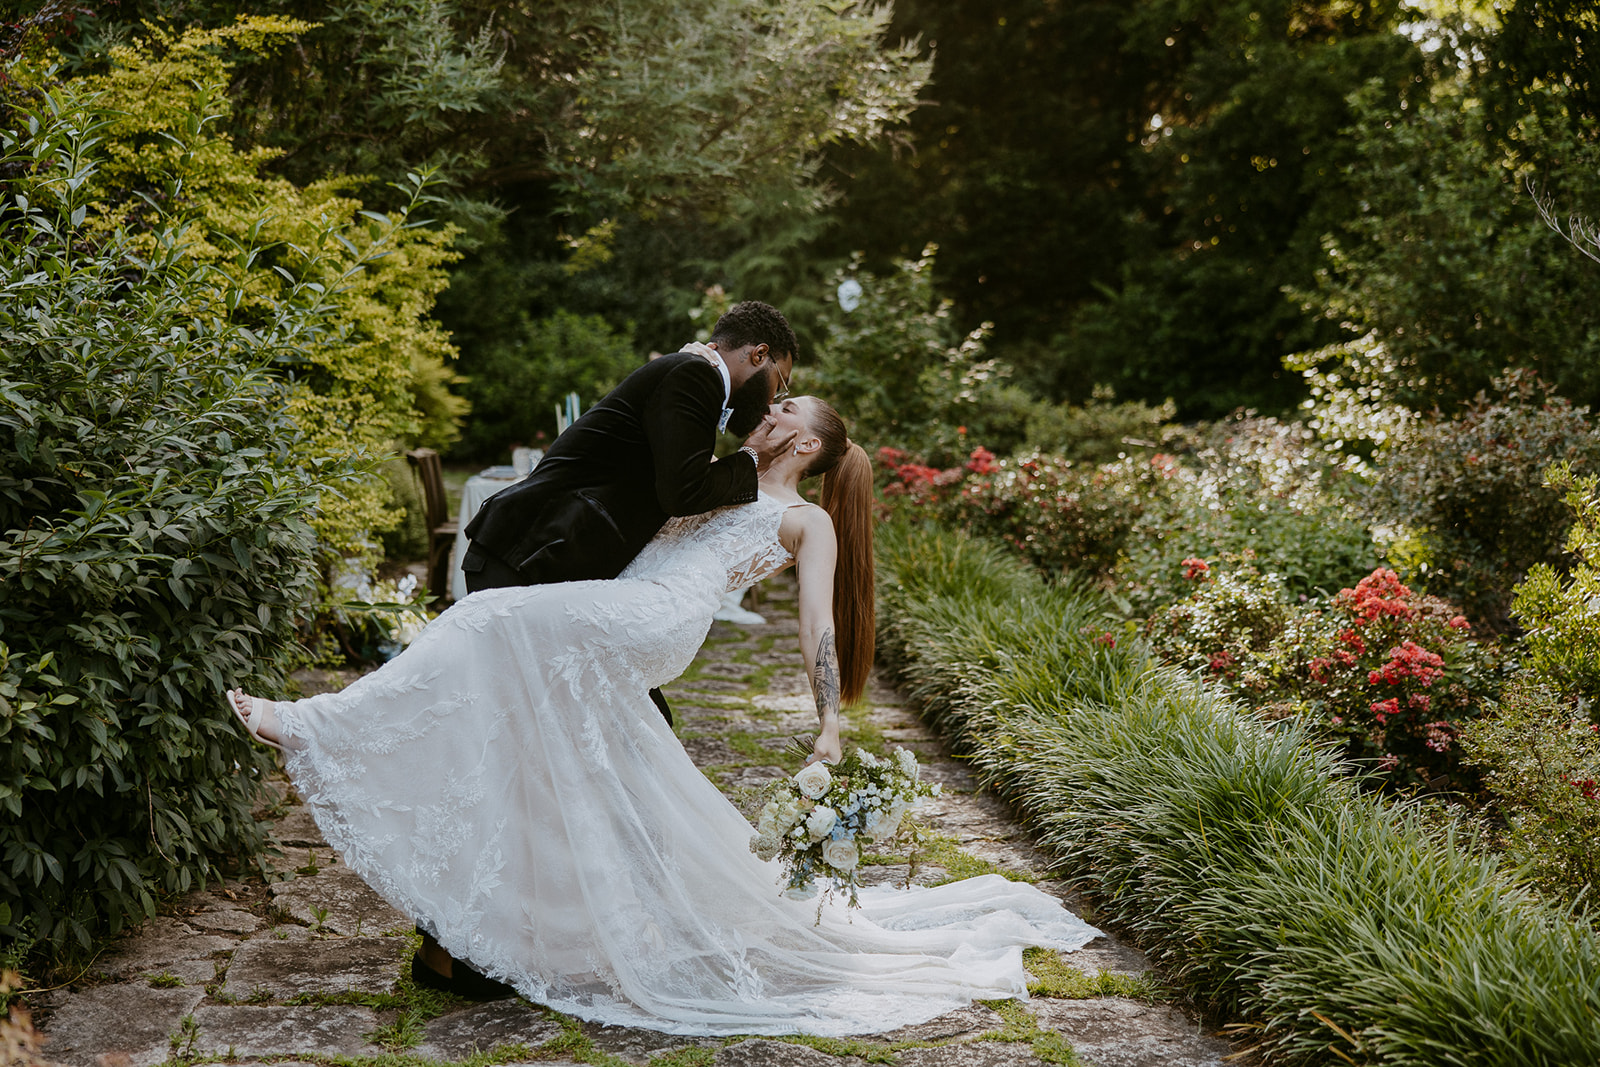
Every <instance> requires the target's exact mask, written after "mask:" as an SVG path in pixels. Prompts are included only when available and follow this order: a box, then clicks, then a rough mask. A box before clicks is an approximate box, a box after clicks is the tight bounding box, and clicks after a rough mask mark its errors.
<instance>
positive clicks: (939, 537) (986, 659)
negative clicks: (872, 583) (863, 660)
mask: <svg viewBox="0 0 1600 1067" xmlns="http://www.w3.org/2000/svg"><path fill="white" fill-rule="evenodd" d="M879 574H880V576H881V577H880V609H879V618H880V627H881V633H880V650H881V652H882V654H883V656H884V658H885V660H886V661H887V662H888V664H889V665H890V666H891V667H892V669H893V670H894V671H895V672H896V674H897V675H898V679H899V681H900V683H901V684H902V686H903V687H904V688H905V690H906V691H908V692H909V693H910V694H912V695H913V697H914V698H915V699H916V700H918V701H919V702H920V703H921V704H922V706H923V708H924V711H925V714H926V715H927V717H928V718H929V720H930V721H931V722H932V723H933V724H934V725H935V726H936V727H937V728H938V729H940V730H941V731H943V732H944V733H945V734H946V735H947V736H948V737H950V738H951V739H952V740H953V741H954V742H955V744H956V745H957V746H958V748H959V750H961V751H963V752H964V753H965V754H966V755H968V756H969V757H970V758H971V760H972V761H973V764H974V766H975V768H976V770H977V771H978V772H979V774H980V776H981V778H982V780H983V781H984V783H985V784H986V785H987V786H989V787H991V788H993V789H994V790H995V791H996V792H997V793H999V794H1000V795H1001V796H1004V797H1006V798H1007V799H1009V800H1011V801H1012V802H1014V803H1015V804H1016V805H1017V806H1018V807H1019V808H1020V809H1021V810H1022V812H1023V813H1024V814H1025V816H1026V818H1027V819H1028V820H1029V821H1030V822H1031V823H1032V825H1033V826H1034V827H1035V828H1036V830H1037V831H1038V833H1039V836H1040V838H1041V840H1042V841H1043V842H1044V843H1045V844H1046V845H1047V846H1048V847H1050V848H1051V849H1052V850H1053V851H1054V852H1055V853H1056V854H1057V855H1058V856H1059V857H1060V858H1061V864H1062V866H1063V867H1064V868H1065V869H1066V871H1067V872H1068V873H1070V874H1071V875H1072V876H1074V877H1075V878H1076V879H1077V880H1078V881H1079V882H1080V883H1081V884H1082V885H1083V886H1084V887H1085V888H1087V889H1088V890H1089V891H1090V892H1091V894H1092V897H1093V899H1094V900H1095V902H1096V905H1097V907H1098V908H1099V916H1100V917H1101V918H1102V920H1103V921H1105V922H1108V923H1109V924H1111V925H1114V926H1117V927H1119V928H1121V929H1124V930H1126V931H1128V932H1130V933H1131V934H1133V935H1134V937H1135V938H1137V939H1138V940H1139V941H1140V942H1141V943H1142V944H1143V945H1144V946H1145V947H1146V948H1147V950H1148V951H1149V952H1150V953H1151V955H1152V956H1153V957H1154V958H1155V959H1157V960H1159V961H1160V962H1162V963H1163V964H1164V965H1165V966H1166V967H1167V968H1168V969H1169V970H1170V972H1171V973H1172V974H1173V975H1174V976H1175V977H1176V978H1177V979H1178V980H1180V981H1181V982H1183V983H1184V984H1185V985H1186V986H1187V987H1188V988H1189V989H1190V990H1191V991H1192V992H1193V994H1194V995H1195V996H1196V997H1197V998H1199V999H1200V1000H1201V1001H1202V1002H1204V1003H1207V1004H1209V1005H1211V1006H1212V1007H1213V1008H1214V1009H1215V1010H1217V1011H1218V1012H1219V1013H1221V1014H1223V1015H1225V1016H1227V1017H1230V1018H1235V1019H1239V1018H1242V1019H1244V1020H1246V1021H1247V1025H1248V1026H1250V1027H1253V1028H1254V1029H1255V1031H1256V1033H1257V1035H1258V1038H1259V1044H1260V1046H1261V1047H1262V1049H1263V1051H1265V1052H1267V1053H1268V1054H1269V1055H1271V1056H1272V1058H1273V1059H1275V1060H1277V1061H1279V1062H1332V1060H1330V1056H1332V1057H1335V1058H1336V1059H1337V1060H1339V1061H1344V1062H1351V1063H1374V1064H1415V1065H1418V1067H1422V1065H1428V1067H1440V1065H1453V1064H1460V1065H1467V1064H1471V1065H1489V1064H1503V1065H1506V1067H1512V1065H1517V1067H1527V1065H1536V1064H1548V1065H1551V1067H1554V1065H1558V1064H1559V1065H1570V1064H1578V1063H1597V1062H1600V942H1597V941H1596V938H1595V933H1594V931H1593V930H1592V929H1591V928H1589V927H1588V926H1585V925H1583V924H1581V923H1578V922H1576V921H1574V920H1573V919H1572V918H1571V917H1570V916H1569V915H1567V914H1565V913H1561V912H1558V911H1555V910H1553V909H1551V908H1548V907H1546V906H1544V905H1541V904H1540V903H1538V902H1537V901H1536V900H1535V899H1534V898H1533V897H1531V896H1530V895H1529V894H1528V893H1527V892H1525V891H1524V890H1523V889H1521V888H1519V887H1518V886H1517V885H1516V884H1515V883H1514V881H1513V880H1512V879H1511V878H1510V877H1509V876H1508V875H1507V874H1506V873H1505V872H1502V871H1501V870H1500V869H1499V867H1498V863H1497V861H1496V860H1495V859H1494V858H1493V857H1491V856H1488V855H1485V854H1484V853H1483V852H1481V851H1478V850H1475V849H1473V848H1472V847H1470V844H1471V843H1470V842H1467V841H1463V840H1461V839H1460V837H1459V834H1458V833H1457V832H1455V831H1453V830H1451V829H1450V828H1448V827H1445V828H1443V829H1441V828H1439V827H1438V826H1437V823H1436V821H1435V822H1428V821H1425V820H1424V818H1423V817H1422V814H1421V812H1420V810H1419V809H1418V808H1417V807H1415V806H1413V805H1410V804H1405V803H1395V802H1392V801H1387V800H1383V799H1380V798H1378V797H1375V796H1373V795H1371V794H1369V793H1366V792H1363V791H1362V790H1361V789H1360V788H1359V787H1358V783H1357V782H1356V781H1354V780H1353V779H1352V778H1351V777H1350V775H1349V774H1348V773H1346V772H1345V768H1343V767H1342V766H1341V765H1340V763H1339V762H1338V760H1337V759H1336V758H1335V757H1334V756H1333V755H1332V754H1331V753H1330V752H1329V751H1327V750H1325V749H1321V748H1319V747H1317V746H1316V745H1314V744H1313V743H1312V742H1311V740H1310V738H1309V736H1308V735H1307V733H1306V732H1305V731H1304V730H1303V729H1302V728H1301V727H1300V726H1299V725H1297V724H1296V723H1295V722H1294V721H1292V720H1285V721H1280V722H1277V723H1268V722H1264V721H1261V720H1258V719H1255V718H1253V717H1251V716H1249V715H1247V714H1244V713H1243V712H1241V711H1240V710H1239V709H1237V708H1236V707H1234V706H1233V705H1231V704H1230V703H1229V702H1228V701H1227V700H1226V699H1224V698H1223V697H1221V696H1218V695H1215V694H1214V693H1211V692H1208V691H1207V690H1206V689H1204V688H1202V687H1201V686H1200V685H1198V684H1197V683H1195V682H1194V681H1192V680H1191V679H1189V678H1188V677H1187V676H1186V675H1184V674H1182V673H1180V672H1177V671H1175V670H1172V669H1170V668H1164V667H1161V666H1160V665H1159V664H1158V663H1157V662H1156V661H1155V660H1154V658H1153V657H1152V656H1151V654H1150V652H1149V650H1148V649H1147V648H1146V647H1145V646H1144V644H1143V642H1142V641H1140V640H1139V639H1138V638H1136V637H1135V636H1134V635H1133V634H1131V633H1130V632H1128V631H1127V630H1124V629H1120V628H1117V629H1107V625H1106V620H1107V619H1108V618H1110V617H1111V613H1110V612H1109V611H1108V606H1107V605H1105V604H1103V603H1101V602H1100V600H1099V599H1098V597H1097V596H1095V595H1093V594H1092V593H1090V592H1088V591H1086V590H1084V589H1082V588H1076V587H1074V586H1072V585H1071V584H1070V583H1069V584H1058V585H1047V584H1045V583H1044V582H1043V581H1042V580H1041V579H1039V578H1038V577H1037V575H1036V574H1035V573H1034V572H1033V571H1032V570H1031V569H1030V568H1028V567H1027V566H1026V564H1024V563H1022V562H1021V561H1019V560H1016V559H1015V558H1014V557H1011V556H1009V555H1008V554H1006V553H1005V552H1004V550H1003V549H1001V548H999V547H998V546H991V545H989V544H986V543H984V542H979V541H975V540H971V539H968V538H966V537H964V536H960V535H955V534H949V533H945V532H942V531H937V530H932V529H929V528H911V527H888V528H886V529H885V530H884V532H883V534H882V535H881V537H880V540H879Z"/></svg>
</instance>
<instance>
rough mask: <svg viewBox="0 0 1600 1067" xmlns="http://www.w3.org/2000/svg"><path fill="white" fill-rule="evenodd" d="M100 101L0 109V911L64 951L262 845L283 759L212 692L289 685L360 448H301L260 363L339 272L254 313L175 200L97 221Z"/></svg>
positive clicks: (2, 928) (61, 96) (317, 307)
mask: <svg viewBox="0 0 1600 1067" xmlns="http://www.w3.org/2000/svg"><path fill="white" fill-rule="evenodd" d="M102 105H103V101H97V100H96V99H94V98H91V97H87V96H85V95H83V94H81V93H80V92H78V91H77V90H76V89H75V88H74V87H72V86H68V87H65V88H63V89H61V90H60V91H58V92H55V93H52V94H49V95H46V96H43V97H42V99H41V100H40V101H39V102H38V106H36V107H34V108H32V109H31V110H29V111H23V109H21V108H20V107H19V108H18V110H17V111H16V112H13V114H14V115H16V117H17V118H18V119H19V121H17V122H16V123H15V124H11V123H7V124H5V125H4V126H3V127H0V130H3V131H4V132H0V146H3V153H0V169H3V171H4V172H6V173H8V175H9V178H8V181H9V187H8V192H9V193H10V197H9V199H8V201H7V202H6V203H5V204H3V205H0V287H3V289H4V291H5V292H6V294H7V295H6V299H5V300H3V301H0V586H3V588H4V590H5V593H4V597H3V599H0V810H4V812H5V815H6V817H5V818H4V819H3V820H0V933H5V934H6V935H7V936H16V935H17V933H18V932H19V926H20V924H24V923H25V924H27V926H28V928H29V930H30V932H31V934H32V935H37V936H39V937H40V938H42V939H46V940H48V941H49V942H50V943H51V944H52V945H53V946H54V948H55V949H56V950H57V951H63V950H65V949H66V948H67V946H68V945H69V944H72V943H76V944H77V945H80V946H86V945H88V944H89V943H90V941H91V940H92V938H93V937H95V936H96V935H99V934H102V933H105V932H108V931H111V932H114V931H115V930H117V929H118V928H119V927H120V926H121V925H123V924H124V923H127V922H129V921H132V920H137V919H140V918H143V917H144V916H147V915H150V914H153V912H154V908H155V898H156V896H157V895H158V894H162V893H172V892H178V891H182V890H185V889H188V888H190V887H192V886H194V885H196V884H198V883H202V882H204V881H205V880H206V879H207V878H209V877H212V876H213V875H214V874H215V872H216V869H217V864H218V862H219V860H221V859H222V858H223V857H226V856H229V855H232V854H237V853H239V852H244V851H251V852H253V851H257V850H259V849H260V848H261V847H262V845H263V844H264V843H265V842H264V838H265V834H264V832H263V831H262V830H261V829H260V828H259V827H258V825H257V823H256V821H255V820H254V819H253V818H252V817H251V808H252V805H253V803H254V801H255V799H256V796H257V792H258V782H259V778H260V775H261V774H262V773H263V772H264V770H265V769H266V767H267V766H268V763H267V761H266V760H265V759H264V758H263V757H262V756H261V754H260V750H259V749H257V748H255V747H254V746H252V745H250V744H249V743H248V742H247V740H246V739H245V737H244V736H243V734H242V733H241V732H240V730H239V729H238V727H237V726H236V724H235V723H234V722H233V718H232V716H231V714H230V713H229V712H228V711H227V710H226V708H225V706H224V703H223V701H222V698H221V694H222V691H223V689H224V688H225V687H226V686H228V685H230V684H235V683H237V684H242V685H245V686H248V687H251V688H255V689H258V690H275V689H278V688H281V686H282V685H283V682H284V678H283V674H282V664H283V661H284V659H285V658H286V656H287V655H288V653H289V652H290V650H292V649H293V648H294V647H295V645H296V636H297V629H296V618H297V616H298V615H299V614H300V612H301V611H302V610H303V608H304V607H305V605H306V603H307V602H308V601H309V600H310V599H311V598H312V597H313V595H314V589H315V579H316V567H315V554H314V553H315V539H314V536H313V532H312V529H311V527H310V525H309V520H310V519H311V518H312V516H313V515H314V509H315V508H316V506H317V502H318V500H319V499H321V498H323V497H324V496H325V495H326V494H329V493H331V492H332V490H333V487H334V485H335V484H336V483H337V482H338V481H339V480H340V479H342V478H344V477H347V476H348V475H349V473H350V467H349V466H348V464H345V463H341V462H339V461H338V460H336V459H326V458H325V459H320V460H316V459H314V460H313V461H312V462H309V463H308V462H307V457H306V456H305V455H304V454H303V453H302V452H301V451H300V450H299V448H300V446H302V445H303V444H304V442H303V441H302V440H301V439H300V437H299V435H298V431H297V429H296V427H295V425H294V424H293V423H292V422H291V420H290V417H289V414H288V411H287V408H286V403H285V402H286V400H287V399H288V397H289V396H290V395H291V392H290V389H289V387H288V386H287V384H286V383H285V382H284V381H283V380H282V379H281V378H278V377H274V376H272V375H270V374H269V373H268V371H267V367H268V366H269V365H271V364H273V363H274V362H275V361H299V360H302V359H303V358H304V354H305V352H306V350H307V349H308V348H310V347H312V346H314V345H315V344H318V343H320V342H321V341H322V340H323V338H322V337H320V336H319V333H318V331H319V330H320V329H321V328H322V326H323V325H324V324H325V323H326V321H327V320H328V318H329V317H330V316H329V306H328V303H327V300H328V297H327V294H326V293H325V292H319V287H316V286H312V285H308V284H301V285H296V286H293V287H288V288H286V290H285V291H284V294H283V295H284V298H283V299H279V300H276V301H273V302H267V301H265V300H257V301H256V303H255V305H254V309H253V310H252V311H251V313H250V314H249V325H248V326H247V325H245V324H244V323H243V322H241V321H240V318H241V317H243V314H244V313H242V312H241V311H240V310H239V309H240V308H241V307H243V306H244V303H245V300H246V297H247V294H246V292H245V291H244V289H243V287H242V286H240V285H239V284H237V283H236V281H235V279H233V278H230V277H229V276H228V274H227V273H226V272H224V271H221V270H218V269H216V268H214V267H212V266H210V265H208V264H207V263H206V262H204V261H203V260H201V261H197V260H196V258H195V257H194V256H192V255H191V254H190V252H191V249H192V243H193V241H194V240H195V239H196V233H195V231H194V230H193V229H192V228H189V227H187V226H186V225H185V224H184V223H183V222H182V220H179V219H166V220H161V219H155V220H151V221H150V222H149V224H148V225H147V227H146V230H145V233H146V234H147V235H148V236H149V238H150V239H149V240H139V239H135V238H132V237H130V236H129V235H127V234H126V233H125V232H123V231H120V230H117V229H109V230H108V229H106V228H105V227H98V228H96V229H95V231H94V232H90V231H89V229H88V225H87V223H86V221H85V220H86V218H87V215H88V210H89V208H90V206H91V203H92V197H93V195H94V193H95V186H94V183H92V182H90V181H89V180H88V179H89V178H90V177H91V176H92V174H93V172H94V168H95V166H96V163H97V161H98V158H99V153H101V152H103V151H104V149H105V143H104V142H103V141H102V140H100V138H101V137H102V136H103V135H104V133H105V128H106V125H107V122H108V121H109V120H108V119H107V117H106V115H105V113H104V112H103V111H102V110H101V106H102ZM194 119H195V123H194V125H193V126H192V127H190V128H191V129H194V128H198V127H199V126H203V124H204V123H203V116H199V115H196V116H194ZM179 129H180V130H181V129H182V127H181V126H180V127H179ZM174 136H178V135H177V134H175V135H174ZM259 254H260V250H259V249H255V248H252V247H250V246H248V245H241V246H240V247H239V248H238V249H237V256H238V259H237V264H238V266H239V267H240V268H241V269H243V270H245V271H248V270H260V269H261V267H260V265H259V262H260V261H259V259H258V256H259Z"/></svg>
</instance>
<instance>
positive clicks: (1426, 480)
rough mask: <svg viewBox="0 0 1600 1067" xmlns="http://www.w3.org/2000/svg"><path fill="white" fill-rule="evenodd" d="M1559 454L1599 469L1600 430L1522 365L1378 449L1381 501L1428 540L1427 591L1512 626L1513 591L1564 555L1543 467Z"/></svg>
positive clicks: (1563, 518)
mask: <svg viewBox="0 0 1600 1067" xmlns="http://www.w3.org/2000/svg"><path fill="white" fill-rule="evenodd" d="M1561 460H1565V461H1568V462H1569V463H1571V464H1572V467H1573V469H1574V470H1576V471H1578V473H1580V474H1583V473H1592V472H1595V471H1596V470H1600V436H1597V435H1596V434H1595V432H1594V430H1593V429H1592V428H1591V426H1590V422H1589V418H1588V409H1587V408H1574V407H1573V406H1572V405H1571V404H1569V403H1568V402H1567V401H1565V400H1563V399H1561V398H1560V397H1558V396H1555V395H1553V394H1552V393H1551V391H1550V387H1549V386H1548V385H1547V384H1546V383H1544V382H1542V381H1540V380H1539V379H1538V378H1537V377H1535V376H1534V375H1533V374H1532V372H1529V371H1524V370H1512V371H1507V372H1506V373H1505V374H1504V375H1503V376H1501V377H1499V378H1497V379H1495V392H1494V394H1493V395H1490V394H1485V393H1479V394H1478V396H1477V398H1476V399H1475V400H1474V401H1473V402H1472V403H1471V404H1470V405H1468V406H1467V407H1466V408H1465V409H1464V410H1463V411H1462V413H1461V414H1460V415H1459V416H1458V417H1456V418H1444V417H1442V416H1439V415H1437V414H1436V415H1435V416H1434V417H1433V418H1430V419H1427V420H1424V421H1421V422H1419V423H1417V424H1416V425H1414V426H1412V427H1410V428H1409V429H1408V430H1407V431H1406V432H1405V433H1404V434H1403V435H1402V436H1401V437H1400V438H1399V440H1398V441H1396V442H1394V443H1393V444H1391V445H1390V446H1389V448H1388V449H1386V450H1385V451H1384V452H1382V453H1380V455H1379V457H1378V470H1379V479H1378V488H1379V491H1380V494H1381V499H1380V500H1379V502H1378V505H1377V506H1378V508H1379V510H1381V512H1382V513H1383V514H1385V515H1386V516H1388V520H1389V521H1391V522H1396V523H1401V524H1404V525H1406V526H1409V527H1412V528H1413V529H1415V530H1416V531H1418V533H1420V535H1421V536H1422V538H1423V539H1424V541H1425V542H1426V543H1427V544H1428V546H1429V549H1430V554H1431V557H1432V559H1431V564H1432V566H1431V568H1430V570H1429V571H1428V573H1427V574H1426V576H1425V582H1426V585H1427V587H1428V589H1429V591H1430V592H1434V593H1437V594H1439V595H1440V596H1443V597H1445V598H1447V599H1449V600H1452V601H1454V602H1456V603H1458V604H1460V605H1461V606H1462V607H1463V608H1465V609H1466V611H1467V615H1468V617H1470V618H1472V619H1474V620H1475V621H1479V622H1481V623H1485V624H1487V625H1488V626H1490V627H1491V628H1493V629H1496V630H1504V629H1507V628H1508V627H1509V625H1510V607H1511V598H1512V589H1513V588H1514V587H1515V586H1516V585H1517V583H1519V582H1521V581H1522V580H1523V578H1524V577H1525V576H1526V575H1527V574H1528V572H1529V570H1530V569H1531V568H1533V567H1534V566H1536V565H1538V564H1541V563H1543V564H1546V565H1549V566H1556V565H1559V564H1560V562H1561V546H1562V541H1563V538H1564V536H1565V533H1566V530H1567V527H1568V525H1569V524H1570V522H1569V516H1568V515H1567V512H1566V509H1565V507H1564V506H1563V504H1562V501H1561V496H1560V494H1559V493H1558V492H1556V491H1555V490H1553V489H1550V488H1546V487H1545V485H1544V477H1543V472H1544V470H1545V468H1546V467H1547V466H1548V465H1550V464H1551V463H1554V462H1557V461H1561Z"/></svg>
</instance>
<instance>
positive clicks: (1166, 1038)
mask: <svg viewBox="0 0 1600 1067" xmlns="http://www.w3.org/2000/svg"><path fill="white" fill-rule="evenodd" d="M1030 1007H1031V1008H1032V1009H1033V1015H1034V1018H1035V1019H1037V1020H1038V1021H1039V1025H1040V1026H1042V1027H1044V1028H1046V1029H1049V1030H1056V1031H1058V1032H1060V1033H1061V1034H1062V1035H1063V1036H1065V1037H1066V1039H1067V1040H1068V1041H1070V1042H1072V1047H1073V1049H1074V1051H1076V1052H1077V1053H1078V1055H1080V1056H1081V1057H1083V1058H1084V1059H1085V1060H1088V1061H1089V1062H1090V1063H1092V1064H1094V1067H1226V1064H1225V1062H1224V1061H1225V1059H1226V1057H1228V1056H1230V1055H1231V1054H1232V1053H1233V1048H1232V1046H1230V1045H1229V1044H1228V1043H1227V1042H1226V1041H1223V1040H1221V1039H1220V1038H1215V1037H1208V1036H1206V1035H1205V1034H1203V1033H1201V1032H1200V1030H1199V1028H1198V1027H1196V1026H1195V1024H1194V1023H1193V1022H1191V1021H1190V1020H1188V1019H1187V1018H1185V1017H1184V1016H1183V1014H1182V1013H1181V1012H1179V1011H1177V1010H1176V1009H1175V1008H1172V1007H1170V1006H1168V1005H1165V1004H1141V1003H1139V1002H1138V1001H1136V1000H1123V999H1121V998H1118V997H1100V998H1097V999H1095V1000H1035V1001H1032V1002H1030Z"/></svg>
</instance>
